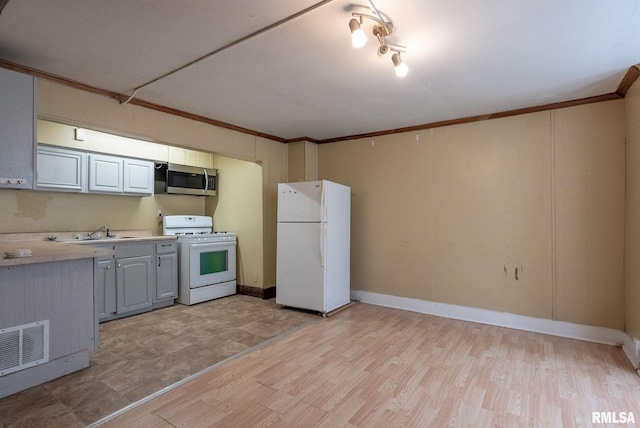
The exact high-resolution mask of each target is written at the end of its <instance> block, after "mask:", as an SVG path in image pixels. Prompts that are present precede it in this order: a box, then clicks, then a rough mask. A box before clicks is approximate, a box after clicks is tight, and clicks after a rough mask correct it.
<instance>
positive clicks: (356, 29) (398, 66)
mask: <svg viewBox="0 0 640 428" xmlns="http://www.w3.org/2000/svg"><path fill="white" fill-rule="evenodd" d="M369 3H370V4H371V6H372V10H373V11H375V13H376V14H377V15H378V16H373V15H368V14H365V13H357V12H354V13H352V14H351V15H352V16H353V18H351V20H350V21H349V30H351V44H352V45H353V47H354V48H361V47H363V46H364V45H365V44H366V43H367V36H366V35H365V32H364V30H363V29H362V23H363V19H364V18H367V19H370V20H372V21H374V22H375V24H374V25H373V30H372V33H373V35H374V36H375V37H376V39H377V40H378V43H379V44H380V46H379V47H378V56H379V57H380V58H384V57H386V56H387V54H388V53H389V52H393V55H391V61H392V62H393V66H394V68H395V71H396V76H398V77H404V76H406V75H407V73H408V72H409V67H407V65H406V64H405V63H404V62H403V61H402V58H401V57H400V53H401V52H406V51H407V49H406V48H405V47H404V46H398V45H394V44H392V43H389V42H388V41H387V40H386V38H387V37H389V35H391V33H393V24H392V23H391V22H387V21H385V20H383V19H382V17H381V15H380V13H379V12H378V10H377V9H376V8H375V6H374V5H373V3H372V2H369ZM356 18H357V19H356Z"/></svg>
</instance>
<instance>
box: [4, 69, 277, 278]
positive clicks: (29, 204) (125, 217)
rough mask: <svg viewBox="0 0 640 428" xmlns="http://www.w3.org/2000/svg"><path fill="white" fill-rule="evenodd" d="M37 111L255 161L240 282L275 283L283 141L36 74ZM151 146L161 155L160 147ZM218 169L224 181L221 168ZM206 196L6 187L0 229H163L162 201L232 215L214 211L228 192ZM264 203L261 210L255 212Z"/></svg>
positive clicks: (171, 208)
mask: <svg viewBox="0 0 640 428" xmlns="http://www.w3.org/2000/svg"><path fill="white" fill-rule="evenodd" d="M38 114H39V117H40V118H41V119H44V120H48V121H52V122H58V123H64V124H69V125H74V126H81V127H84V128H87V129H92V130H96V131H102V132H107V133H112V134H117V135H119V136H123V137H128V138H135V139H140V140H144V141H148V142H152V143H157V144H160V145H169V146H179V147H185V148H191V149H194V150H202V151H206V152H214V153H217V154H219V155H223V156H226V157H228V158H232V159H223V158H222V156H221V157H220V158H219V159H214V163H216V162H217V163H218V164H220V165H222V164H224V165H225V166H226V165H230V166H232V167H234V168H235V167H238V166H239V164H238V163H235V162H234V159H242V160H246V161H249V162H251V163H252V166H247V168H246V171H247V173H248V174H249V175H250V176H251V177H253V178H254V179H255V178H256V176H258V175H260V176H261V177H260V178H261V181H260V182H261V185H260V186H261V187H262V189H261V192H262V199H260V198H258V201H257V202H255V204H257V205H255V204H254V205H253V206H251V209H248V210H247V211H244V210H240V211H239V212H238V213H237V216H238V217H239V218H242V224H244V225H245V227H244V228H243V229H242V230H241V231H240V233H239V235H238V240H239V247H241V248H240V249H239V250H240V251H241V254H242V257H243V266H244V267H245V269H246V271H244V272H242V277H243V278H244V279H245V280H247V281H249V282H250V283H249V284H242V285H250V286H255V287H270V286H273V285H274V284H275V242H276V241H275V227H276V222H275V215H276V214H275V213H276V199H275V198H276V194H277V191H276V189H277V183H278V182H281V181H286V170H287V148H286V145H284V144H282V143H278V142H275V141H271V140H267V139H264V138H259V137H254V136H251V135H247V134H243V133H238V132H235V131H231V130H227V129H224V128H219V127H215V126H211V125H207V124H204V123H201V122H196V121H192V120H188V119H185V118H181V117H177V116H172V115H168V114H164V113H160V112H158V111H154V110H149V109H145V108H141V107H137V106H132V105H128V104H126V105H121V104H119V103H118V102H117V101H115V100H112V99H109V98H106V97H102V96H99V95H95V94H91V93H87V92H84V91H80V90H77V89H72V88H69V87H66V86H63V85H60V84H56V83H52V82H49V81H46V80H39V81H38ZM125 143H126V142H125ZM125 146H126V144H125ZM87 149H88V148H87ZM88 150H90V149H88ZM153 153H154V157H156V154H155V153H157V152H155V151H153ZM131 156H135V155H134V154H131ZM167 156H168V155H167ZM143 157H148V156H143ZM158 160H162V159H158ZM221 174H223V175H221V186H222V183H223V181H222V179H223V178H224V177H225V176H224V171H221ZM226 184H229V181H227V183H226ZM226 184H225V186H226ZM239 186H240V187H241V188H243V189H244V190H247V188H248V190H249V191H250V192H253V193H255V192H256V185H255V183H254V184H252V185H247V183H246V182H243V183H241V184H239ZM258 187H259V186H258ZM221 192H222V190H221ZM259 192H260V191H258V193H259ZM219 197H220V198H222V195H221V194H220V195H219ZM205 199H207V200H205ZM209 199H212V198H194V197H190V196H178V195H156V196H154V197H142V198H141V197H124V196H106V195H89V194H84V195H83V194H70V193H56V192H39V191H26V190H21V191H16V190H4V191H2V192H0V218H2V220H3V221H2V223H1V224H0V233H11V232H24V231H34V232H35V231H38V232H47V231H64V230H85V229H91V228H93V227H97V226H100V225H102V224H104V223H106V224H109V226H110V227H111V228H112V229H120V228H131V229H152V230H155V231H156V232H157V233H160V230H161V229H160V225H159V223H158V222H157V220H156V212H157V209H162V210H163V213H164V214H165V215H170V214H183V213H190V214H207V215H213V216H214V221H216V220H217V222H221V221H222V222H223V223H224V222H227V220H225V219H228V218H230V215H229V214H228V212H226V210H227V208H226V207H225V208H224V210H223V211H225V214H224V215H222V213H221V214H219V215H218V214H217V213H216V211H217V209H218V208H220V207H222V206H224V205H226V204H228V203H229V202H228V201H226V200H225V201H224V203H221V200H224V198H223V199H221V200H216V201H209ZM214 199H215V198H214ZM234 204H235V202H234ZM240 205H242V203H240ZM260 205H261V209H262V214H263V215H260V214H259V213H258V212H257V211H258V210H259V209H260ZM245 208H246V207H245ZM216 217H218V218H216ZM216 227H217V225H216ZM255 231H258V233H255ZM260 232H262V233H260ZM246 234H248V235H249V236H247V235H246ZM256 276H257V278H256Z"/></svg>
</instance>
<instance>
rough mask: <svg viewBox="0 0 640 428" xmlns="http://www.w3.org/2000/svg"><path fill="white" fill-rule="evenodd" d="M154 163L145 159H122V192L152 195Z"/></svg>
mask: <svg viewBox="0 0 640 428" xmlns="http://www.w3.org/2000/svg"><path fill="white" fill-rule="evenodd" d="M153 177H154V163H153V162H150V161H145V160H137V159H124V192H125V193H132V194H137V195H153V185H154V183H153Z"/></svg>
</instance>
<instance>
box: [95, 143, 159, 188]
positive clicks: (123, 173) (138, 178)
mask: <svg viewBox="0 0 640 428" xmlns="http://www.w3.org/2000/svg"><path fill="white" fill-rule="evenodd" d="M153 179H154V163H153V162H151V161H147V160H140V159H128V158H121V157H117V156H108V155H102V154H96V153H89V192H101V193H114V194H125V195H138V196H149V195H152V194H153V186H154V182H153Z"/></svg>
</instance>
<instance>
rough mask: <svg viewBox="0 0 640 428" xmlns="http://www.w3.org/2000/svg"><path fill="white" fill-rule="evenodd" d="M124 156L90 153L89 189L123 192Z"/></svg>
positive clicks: (92, 190)
mask: <svg viewBox="0 0 640 428" xmlns="http://www.w3.org/2000/svg"><path fill="white" fill-rule="evenodd" d="M122 165H123V162H122V158H118V157H115V156H107V155H99V154H93V153H91V154H89V191H90V192H107V193H122V180H123V172H122V171H123V169H122Z"/></svg>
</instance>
